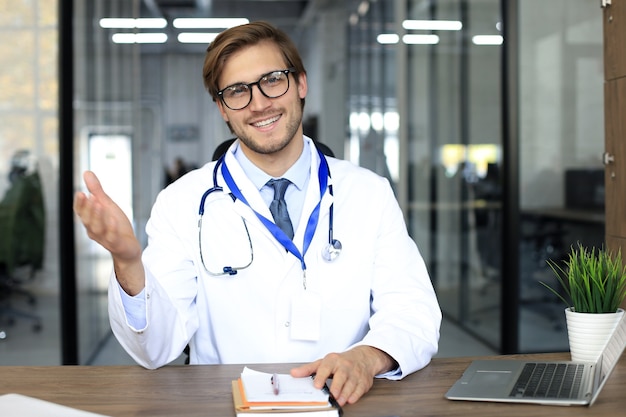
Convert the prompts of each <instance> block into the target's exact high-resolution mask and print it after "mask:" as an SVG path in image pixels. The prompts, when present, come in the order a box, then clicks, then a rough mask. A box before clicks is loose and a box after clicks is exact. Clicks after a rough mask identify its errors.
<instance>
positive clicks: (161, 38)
mask: <svg viewBox="0 0 626 417" xmlns="http://www.w3.org/2000/svg"><path fill="white" fill-rule="evenodd" d="M112 39H113V42H114V43H165V42H166V41H167V35H166V34H165V33H114V34H113V36H112Z"/></svg>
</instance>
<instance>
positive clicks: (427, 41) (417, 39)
mask: <svg viewBox="0 0 626 417" xmlns="http://www.w3.org/2000/svg"><path fill="white" fill-rule="evenodd" d="M402 42H404V43H406V44H408V45H436V44H438V43H439V36H437V35H415V34H407V35H404V36H402Z"/></svg>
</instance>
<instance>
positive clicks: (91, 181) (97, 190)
mask: <svg viewBox="0 0 626 417" xmlns="http://www.w3.org/2000/svg"><path fill="white" fill-rule="evenodd" d="M83 180H84V181H85V185H86V186H87V189H88V190H89V192H90V193H91V194H92V195H94V196H96V197H103V196H106V194H105V193H104V190H103V189H102V184H100V180H99V179H98V177H97V176H96V174H95V173H94V172H93V171H85V172H84V173H83Z"/></svg>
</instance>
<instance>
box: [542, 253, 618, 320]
mask: <svg viewBox="0 0 626 417" xmlns="http://www.w3.org/2000/svg"><path fill="white" fill-rule="evenodd" d="M547 262H548V265H549V266H550V268H551V269H552V271H553V272H554V274H555V275H556V278H557V279H558V281H559V283H560V285H561V287H562V288H563V291H564V293H565V294H566V295H567V298H569V299H566V297H564V296H563V295H562V293H561V292H559V291H557V290H556V289H555V288H552V287H551V286H549V285H548V284H546V283H545V282H541V284H543V285H544V286H545V287H546V288H548V289H549V290H550V291H552V293H554V294H555V295H556V296H557V297H558V298H560V299H561V300H562V301H563V302H564V303H565V304H566V305H567V306H568V307H570V308H571V309H572V310H573V311H576V312H578V313H615V312H616V311H617V309H618V308H619V307H620V305H621V304H622V302H623V301H624V298H625V297H626V266H624V265H623V263H622V254H621V250H620V251H618V252H617V253H615V254H614V253H612V252H610V251H609V250H606V249H604V248H602V249H597V248H591V249H588V248H586V247H584V246H582V245H581V244H580V243H578V245H577V247H574V246H572V248H571V251H570V253H569V255H568V259H567V260H563V261H561V262H555V261H553V260H548V261H547Z"/></svg>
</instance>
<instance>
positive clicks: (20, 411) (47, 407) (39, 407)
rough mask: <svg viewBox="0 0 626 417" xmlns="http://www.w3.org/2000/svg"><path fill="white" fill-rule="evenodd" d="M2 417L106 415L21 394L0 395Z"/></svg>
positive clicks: (81, 416) (83, 416)
mask: <svg viewBox="0 0 626 417" xmlns="http://www.w3.org/2000/svg"><path fill="white" fill-rule="evenodd" d="M0 415H2V417H41V416H46V417H106V416H104V415H103V414H94V413H90V412H88V411H82V410H77V409H75V408H70V407H66V406H64V405H60V404H55V403H51V402H49V401H44V400H40V399H38V398H33V397H27V396H25V395H21V394H5V395H0Z"/></svg>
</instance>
